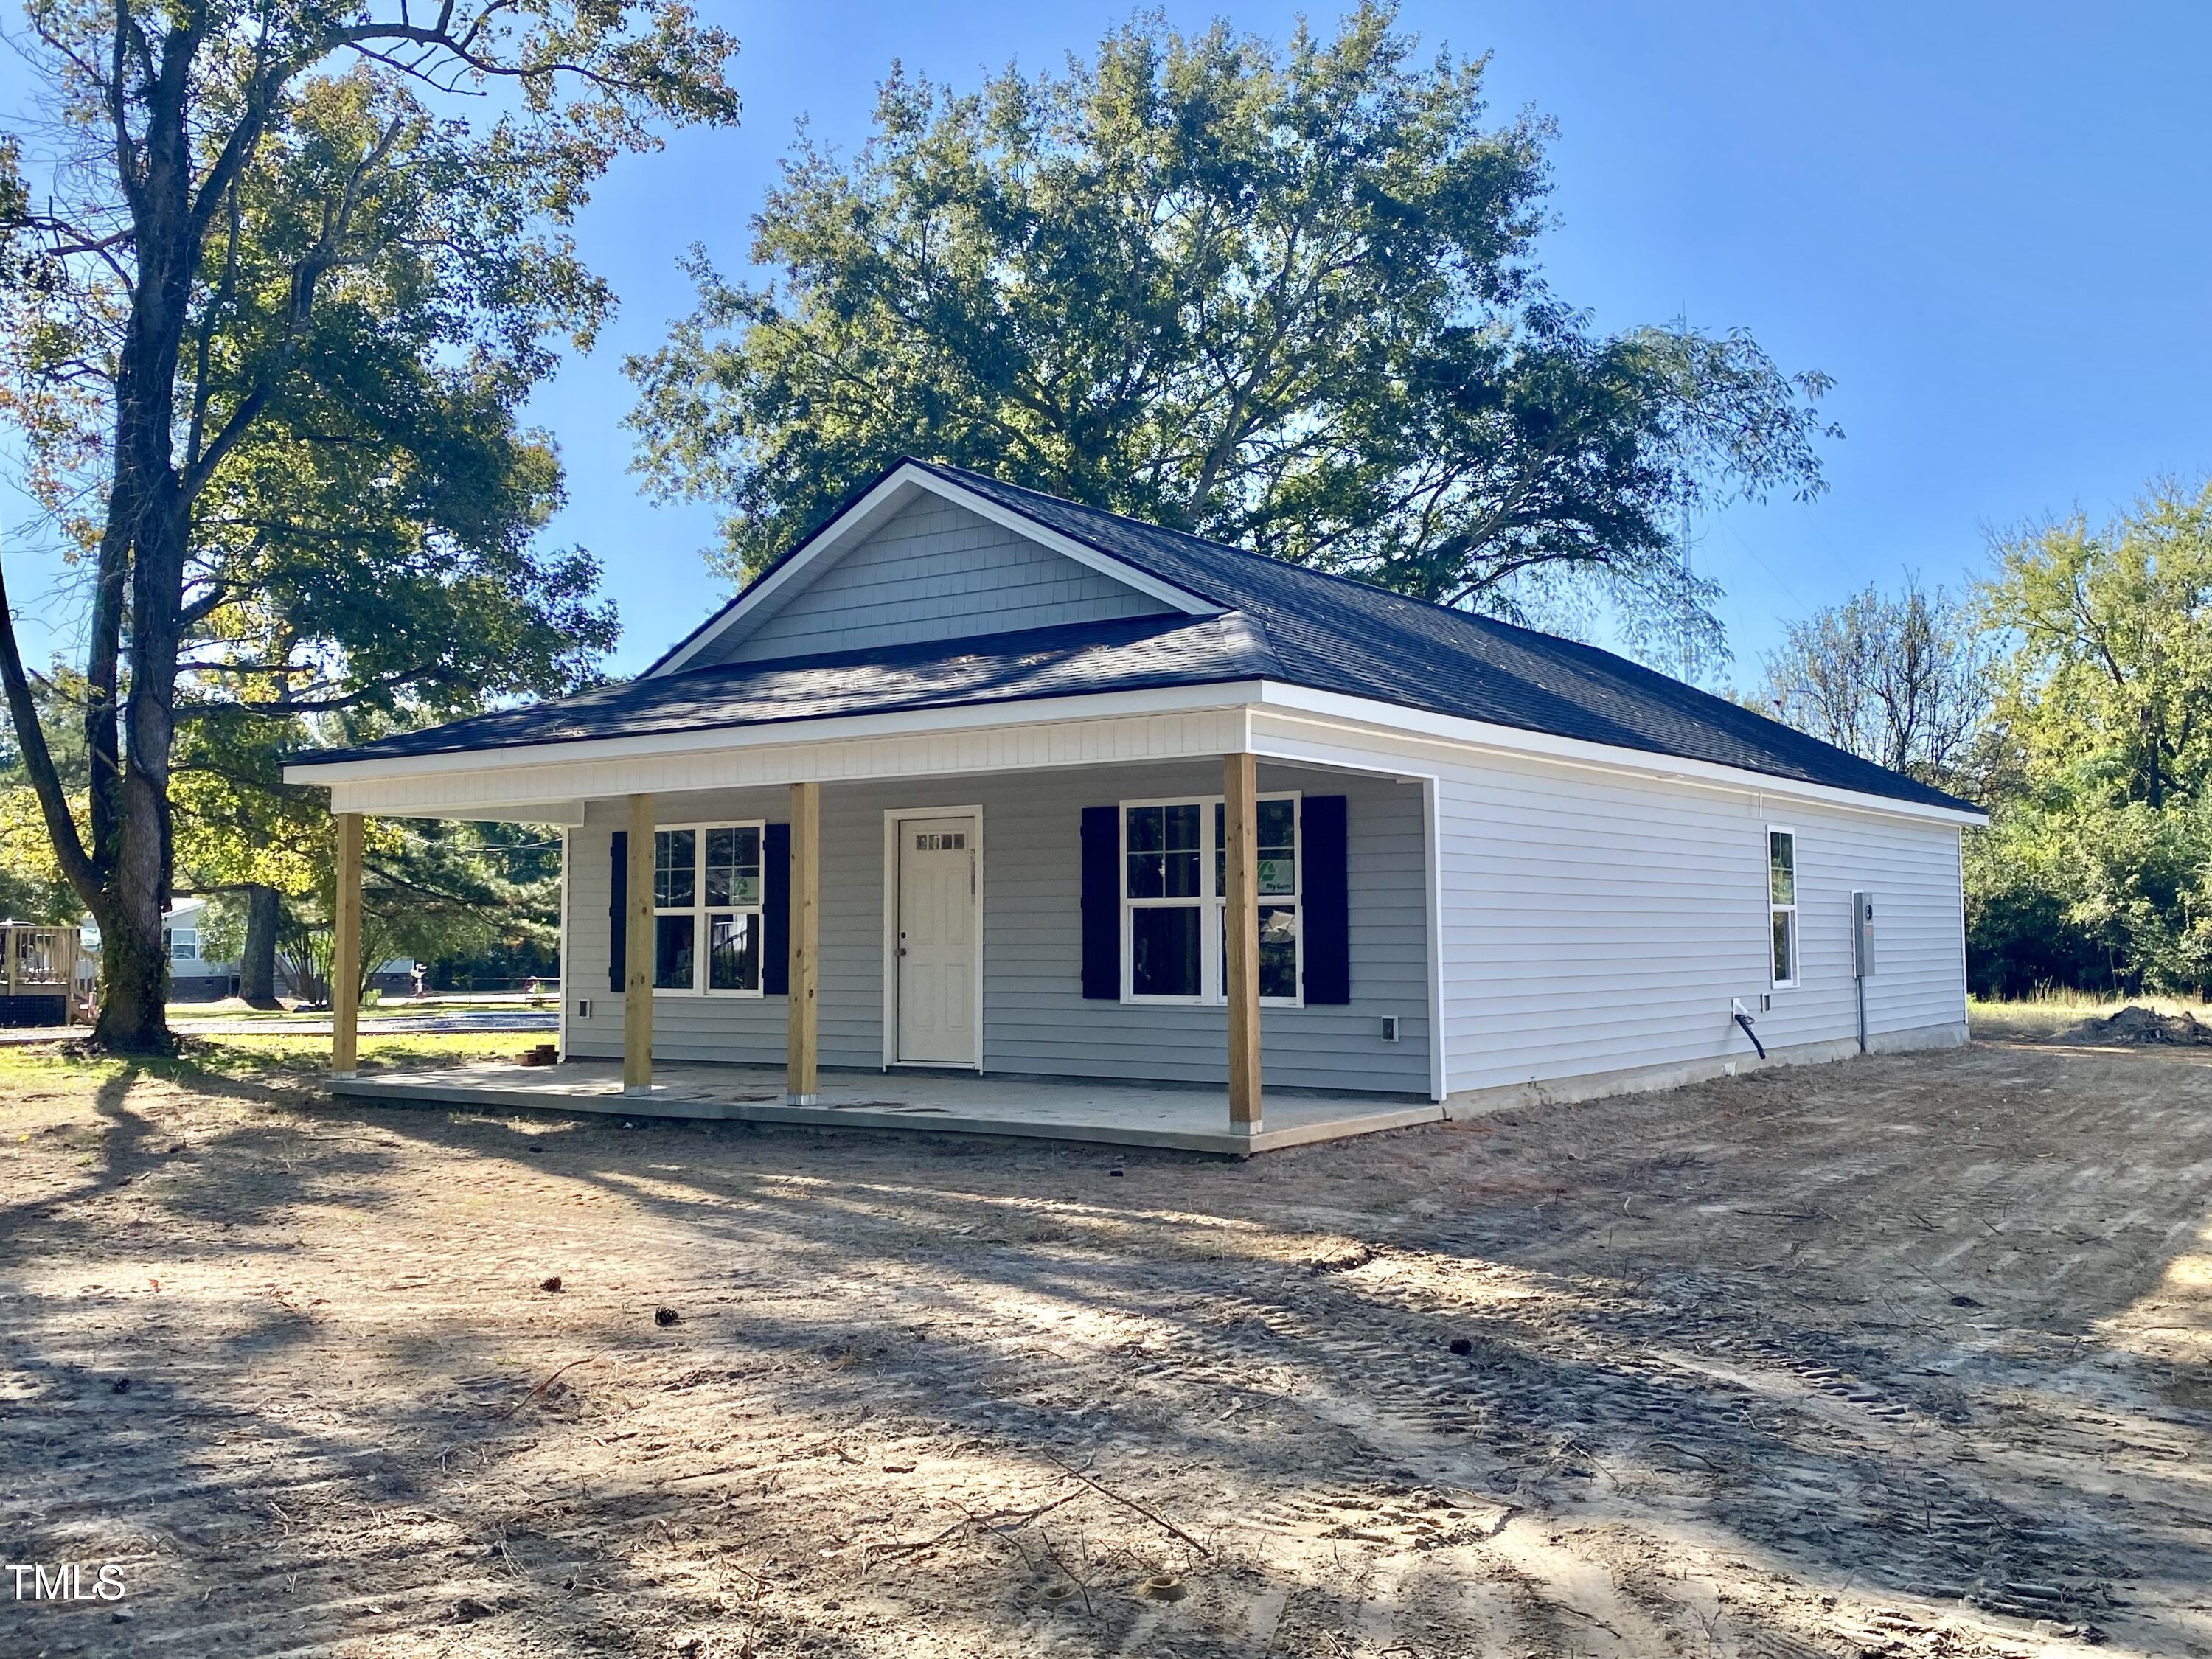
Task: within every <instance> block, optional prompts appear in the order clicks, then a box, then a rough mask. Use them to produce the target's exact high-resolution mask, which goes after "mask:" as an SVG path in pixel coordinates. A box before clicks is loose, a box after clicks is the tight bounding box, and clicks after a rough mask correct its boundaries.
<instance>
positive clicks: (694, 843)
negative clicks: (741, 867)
mask: <svg viewBox="0 0 2212 1659" xmlns="http://www.w3.org/2000/svg"><path fill="white" fill-rule="evenodd" d="M684 829H689V830H690V831H691V832H692V840H691V899H692V902H690V903H689V904H670V905H664V904H662V903H661V902H660V895H659V891H658V887H659V882H658V877H659V871H660V837H661V836H665V835H670V834H672V833H674V832H676V831H678V830H684ZM709 829H754V830H757V831H759V833H760V848H761V902H760V903H758V904H709V903H708V902H707V832H708V830H709ZM649 862H650V865H651V869H650V871H649V872H648V873H647V877H646V879H647V880H648V881H652V882H653V883H654V884H655V889H656V890H655V891H654V894H653V931H652V933H649V934H648V935H647V939H646V949H647V953H648V954H647V959H646V972H647V975H648V976H651V975H653V973H654V971H655V967H656V964H657V963H658V959H659V935H660V918H661V917H663V916H690V918H691V983H690V985H688V986H685V985H656V986H654V987H653V995H655V996H656V997H737V998H740V999H744V1000H754V1001H757V1000H759V999H761V998H762V997H764V996H766V995H767V992H766V991H764V990H763V989H762V988H761V986H759V985H756V986H755V987H753V988H752V989H751V990H750V991H746V990H741V989H734V988H710V987H708V983H707V975H708V961H707V957H708V951H707V918H708V916H710V915H718V916H719V915H749V916H750V917H752V919H753V927H754V928H755V930H756V936H757V938H758V939H760V941H761V971H760V979H761V981H762V984H765V983H766V982H767V980H768V934H767V932H766V928H767V926H768V924H767V922H766V921H764V920H763V916H762V912H763V909H764V908H766V906H767V903H768V821H767V820H766V819H765V818H716V819H714V820H713V821H712V822H710V823H656V824H654V825H653V857H652V859H651V860H649Z"/></svg>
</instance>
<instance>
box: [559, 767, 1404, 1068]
mask: <svg viewBox="0 0 2212 1659" xmlns="http://www.w3.org/2000/svg"><path fill="white" fill-rule="evenodd" d="M1261 786H1262V787H1266V788H1273V789H1291V788H1296V789H1304V790H1306V791H1309V792H1310V793H1316V794H1341V795H1344V796H1346V798H1347V808H1348V816H1349V829H1350V867H1349V871H1348V874H1349V878H1350V885H1351V909H1352V918H1351V919H1352V939H1351V947H1352V1002H1351V1003H1350V1004H1349V1005H1348V1006H1340V1007H1319V1006H1316V1007H1311V1008H1270V1009H1267V1010H1266V1011H1264V1012H1263V1013H1262V1016H1261V1054H1262V1059H1263V1062H1264V1065H1265V1068H1266V1073H1267V1083H1268V1084H1269V1085H1271V1086H1273V1087H1276V1088H1326V1089H1343V1090H1353V1091H1360V1092H1363V1093H1367V1092H1392V1093H1405V1094H1409V1095H1416V1096H1420V1097H1426V1096H1427V1094H1428V1093H1429V1052H1428V1039H1429V1027H1430V1021H1429V1018H1428V1006H1429V998H1428V981H1427V966H1426V958H1425V953H1426V948H1427V947H1426V932H1425V920H1424V915H1423V903H1424V898H1423V896H1424V892H1425V874H1424V870H1423V863H1422V859H1423V828H1422V799H1421V792H1420V789H1419V786H1418V785H1412V784H1398V783H1394V782H1392V781H1389V780H1386V779H1378V778H1373V777H1364V776H1345V775H1335V774H1330V773H1325V772H1318V771H1315V770H1312V769H1298V768H1291V767H1277V766H1264V765H1263V766H1262V768H1261ZM1220 791H1221V768H1220V765H1219V763H1218V762H1213V761H1197V762H1188V761H1186V762H1168V763H1151V764H1141V765H1129V766H1112V767H1097V768H1091V769H1085V770H1082V771H1051V772H1036V773H1019V774H1011V775H988V776H969V777H965V778H945V779H930V780H916V781H912V782H898V781H891V782H880V783H854V784H834V783H833V784H830V785H828V786H826V787H824V789H823V811H822V838H823V855H822V866H823V874H822V900H823V913H822V994H821V1016H820V1018H821V1035H822V1059H823V1063H824V1064H825V1065H830V1066H867V1067H873V1066H878V1065H880V1064H881V1062H882V1058H883V1018H884V1008H883V973H884V963H883V948H884V946H883V939H884V929H883V904H884V811H886V810H887V809H893V808H896V809H898V810H901V811H906V810H909V809H910V810H915V811H927V809H928V808H930V807H933V806H956V805H981V807H982V809H983V848H984V853H983V972H984V987H983V1063H984V1067H985V1069H986V1070H987V1071H990V1072H999V1073H1036V1074H1039V1075H1045V1076H1059V1077H1076V1078H1094V1079H1127V1080H1156V1081H1166V1082H1181V1083H1193V1084H1208V1085H1221V1084H1224V1083H1225V1079H1226V1073H1227V1064H1226V1046H1227V1028H1226V1022H1225V1014H1224V1012H1223V1011H1222V1010H1221V1009H1219V1008H1183V1007H1162V1006H1132V1005H1125V1004H1121V1003H1117V1002H1107V1001H1088V1000H1085V998H1084V997H1083V994H1082V985H1081V941H1082V928H1081V920H1080V915H1079V899H1080V896H1081V869H1080V864H1079V858H1080V848H1081V842H1080V825H1081V813H1082V809H1083V808H1085V807H1086V806H1100V805H1112V804H1114V803H1115V802H1116V801H1118V800H1123V799H1147V798H1150V799H1158V798H1159V797H1162V796H1168V795H1176V794H1189V795H1193V796H1204V795H1214V794H1218V793H1220ZM620 815H621V805H620V803H619V802H608V801H595V802H593V803H592V805H591V807H590V809H589V811H588V812H587V815H586V823H585V824H584V826H583V827H582V828H581V829H576V830H574V831H572V832H571V834H570V836H569V847H570V849H571V855H572V862H571V865H570V868H569V876H568V879H569V894H570V898H569V907H570V908H569V917H570V927H569V938H568V945H569V955H568V959H567V960H566V961H565V962H564V963H563V967H564V969H565V972H566V986H567V992H568V999H569V1001H568V1009H569V1020H568V1042H569V1050H570V1052H572V1053H574V1054H576V1055H577V1056H579V1057H591V1056H602V1057H611V1056H613V1055H616V1054H620V1053H621V1051H622V1008H621V1000H620V998H619V997H618V996H617V995H614V994H611V992H610V991H609V990H608V988H607V937H608V933H607V928H608V918H607V902H608V887H609V873H610V871H609V854H608V848H609V838H610V836H611V832H612V831H613V829H615V828H616V827H617V822H618V819H619V817H620ZM788 815H789V797H788V793H787V792H786V791H784V790H781V789H765V790H731V791H718V792H713V793H693V794H680V795H669V796H665V797H664V798H663V801H662V807H661V817H662V818H663V819H664V820H665V821H666V822H669V823H684V822H703V821H711V820H714V819H717V818H724V817H726V818H732V819H736V818H748V817H757V818H764V819H767V820H769V821H771V822H775V821H781V820H783V819H785V818H787V817H788ZM580 999H581V1000H588V1001H589V1002H590V1003H591V1005H592V1012H591V1015H590V1017H589V1018H581V1017H579V1016H578V1015H577V1014H576V1012H575V1009H576V1005H577V1002H578V1000H580ZM784 1006H785V1005H784V1000H783V999H782V998H781V997H771V998H763V999H759V1000H740V999H733V998H714V999H702V998H691V997H660V998H658V999H656V1000H655V1002H654V1005H653V1032H654V1042H653V1049H654V1052H655V1053H656V1054H659V1055H660V1056H662V1057H664V1058H666V1059H671V1060H726V1061H743V1062H750V1063H756V1064H763V1065H780V1064H781V1063H782V1060H783V1032H784ZM1385 1014H1394V1015H1396V1016H1397V1017H1398V1018H1399V1020H1400V1023H1401V1025H1400V1038H1399V1040H1398V1041H1397V1042H1384V1041H1383V1036H1382V1016H1383V1015H1385Z"/></svg>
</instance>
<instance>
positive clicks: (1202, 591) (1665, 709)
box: [312, 462, 1975, 811]
mask: <svg viewBox="0 0 2212 1659" xmlns="http://www.w3.org/2000/svg"><path fill="white" fill-rule="evenodd" d="M911 465H915V466H916V467H918V468H920V469H921V471H927V472H929V473H933V474H934V475H935V476H937V477H940V478H942V479H944V480H945V481H946V482H948V483H952V484H954V485H957V487H959V488H961V489H966V490H969V491H972V492H973V493H975V495H981V496H983V497H985V498H986V499H987V500H989V501H994V502H995V503H997V504H998V505H999V506H1000V507H1005V508H1006V509H1007V510H1009V511H1011V512H1013V513H1018V514H1019V515H1021V516H1022V517H1024V518H1026V519H1029V520H1032V521H1033V522H1035V523H1037V524H1039V525H1042V526H1046V527H1048V528H1049V529H1051V530H1054V531H1056V532H1059V533H1060V534H1061V535H1063V536H1066V537H1069V538H1072V539H1073V540H1075V541H1078V542H1080V543H1082V544H1084V545H1085V546H1087V547H1090V548H1091V549H1093V550H1096V551H1097V552H1100V553H1103V554H1105V555H1107V556H1109V557H1111V558H1114V559H1117V560H1120V561H1121V562H1124V563H1127V564H1129V565H1133V566H1134V567H1136V568H1138V569H1139V570H1142V571H1145V572H1146V573H1148V574H1151V575H1152V576H1153V577H1154V578H1156V579H1157V580H1162V581H1165V582H1168V583H1170V584H1172V585H1173V586H1176V587H1179V588H1182V589H1183V590H1184V591H1186V592H1189V593H1191V594H1193V595H1194V596H1196V597H1197V598H1199V599H1204V600H1206V602H1208V603H1210V604H1212V605H1218V606H1220V607H1221V608H1222V610H1223V611H1225V612H1227V613H1230V614H1228V615H1225V616H1224V617H1208V618H1192V617H1181V616H1175V617H1139V618H1133V619H1129V620H1126V621H1121V622H1113V623H1085V624H1081V625H1079V626H1075V627H1070V628H1057V629H1042V630H1038V631H1036V632H1034V633H1029V634H1006V635H988V636H985V637H982V638H979V639H972V640H952V641H933V642H929V643H926V644H919V645H902V646H896V647H885V648H878V649H874V650H866V651H851V652H842V653H836V654H835V655H831V656H821V657H811V658H793V659H783V660H778V661H770V662H751V663H743V664H738V665H730V666H726V667H715V668H702V669H691V670H684V671H677V672H674V673H666V674H659V675H652V676H649V677H648V678H643V679H640V680H635V681H633V682H631V683H629V684H627V685H619V686H609V687H605V688H602V689H600V690H594V691H588V692H585V693H583V694H582V695H581V696H574V697H570V698H567V699H564V700H562V701H561V702H552V703H545V704H541V705H538V706H537V707H534V708H519V709H511V710H506V711H502V712H501V713H498V714H484V715H479V716H477V717H476V718H474V719H471V720H459V721H456V722H455V723H453V724H452V725H450V726H438V727H435V728H433V729H431V730H428V731H425V732H410V733H407V734H405V735H403V736H400V737H396V738H386V739H385V740H384V741H382V742H380V743H377V744H371V745H369V746H368V747H367V748H365V749H361V750H343V751H338V752H335V753H331V754H325V755H318V756H315V757H312V758H313V759H315V760H319V761H330V760H341V759H356V758H361V759H367V758H369V757H386V756H401V755H420V754H442V753H451V752H454V751H458V750H469V749H478V748H498V747H507V746H509V745H513V744H543V743H562V742H572V741H575V740H579V739H585V738H612V737H627V736H633V735H636V734H639V733H642V732H665V731H673V730H683V729H692V728H698V727H707V726H737V725H751V724H757V723H761V722H763V721H781V720H808V719H817V718H822V717H825V716H829V715H836V714H879V713H889V712H891V711H894V710H901V709H913V708H938V707H949V706H952V705H956V704H962V703H977V702H1006V701H1012V700H1017V699H1022V698H1033V697H1053V696H1076V695H1079V694H1082V693H1085V692H1097V691H1121V690H1138V689H1141V688H1146V687H1152V686H1165V685H1196V684H1209V683H1214V682H1219V681H1223V680H1231V679H1247V678H1268V679H1273V680H1279V681H1282V682H1285V683H1286V684H1294V685H1303V686H1308V687H1311V688H1313V689H1315V690H1325V691H1338V692H1343V693H1346V694H1348V695H1350V696H1358V697H1367V698H1372V699H1375V700H1376V701H1379V702H1389V703H1395V704H1398V705H1400V706H1401V707H1404V708H1419V709H1426V710H1429V711H1431V712H1433V713H1436V714H1451V715H1458V716H1461V717H1463V718H1466V719H1469V720H1483V721H1487V722H1490V723H1492V724H1494V725H1498V726H1513V727H1517V728H1519V729H1521V730H1523V731H1529V732H1548V733H1551V734H1553V735H1555V736H1559V737H1565V738H1581V739H1583V740H1585V741H1587V742H1590V743H1597V744H1608V745H1611V746H1613V747H1616V748H1621V749H1631V750H1639V751H1641V752H1643V753H1645V754H1656V755H1669V756H1674V757H1679V758H1682V759H1687V760H1699V761H1709V762H1714V763H1718V764H1721V765H1723V766H1733V767H1740V768H1742V769H1745V770H1747V771H1752V772H1759V773H1765V774H1767V775H1770V776H1774V777H1781V778H1793V779H1797V780H1799V781H1804V782H1808V783H1817V784H1825V785H1828V786H1830V787H1835V788H1839V789H1850V790H1856V791H1859V792H1862V793H1867V794H1872V795H1880V796H1885V797H1887V798H1889V799H1895V800H1905V801H1914V802H1918V803H1921V804H1923V805H1935V806H1949V807H1959V808H1963V809H1964V810H1966V811H1973V810H1975V809H1974V808H1972V807H1971V806H1969V805H1967V804H1966V803H1965V802H1962V801H1958V800H1954V799H1952V798H1951V797H1950V796H1948V795H1946V794H1944V793H1942V792H1941V791H1939V790H1936V789H1931V788H1929V787H1928V786H1926V785H1925V784H1922V783H1919V782H1917V781H1914V780H1913V779H1911V778H1909V777H1906V776H1905V775H1902V774H1899V773H1896V772H1892V771H1889V770H1888V769H1886V768H1883V767H1880V766H1876V765H1875V764H1874V763H1871V762H1869V761H1864V760H1861V759H1860V758H1858V757H1857V756H1855V755H1851V754H1848V753H1846V752H1845V751H1844V750H1840V749H1837V748H1835V747H1833V746H1832V745H1830V744H1825V743H1822V742H1820V740H1819V739H1818V738H1812V737H1808V736H1807V735H1806V734H1805V733H1804V732H1799V731H1796V729H1794V728H1793V727H1790V726H1784V725H1782V724H1780V723H1779V722H1778V721H1775V720H1768V719H1767V718H1765V716H1764V715H1761V714H1755V713H1753V711H1751V710H1750V709H1747V708H1741V707H1739V706H1738V705H1737V704H1735V703H1732V702H1729V701H1727V700H1726V699H1725V698H1722V697H1717V696H1712V695H1711V693H1709V692H1705V691H1700V690H1698V689H1697V688H1696V687H1695V686H1692V685H1686V684H1683V683H1682V682H1680V681H1679V680H1674V679H1669V678H1668V677H1667V676H1665V675H1664V674H1660V673H1656V672H1654V671H1652V670H1650V669H1648V668H1644V667H1642V666H1640V665H1638V664H1636V663H1632V662H1630V661H1628V660H1627V659H1626V658H1623V657H1619V656H1616V655H1614V654H1613V653H1611V652H1609V651H1601V650H1600V649H1598V648H1597V647H1595V646H1588V645H1581V644H1577V643H1576V642H1575V641H1571V640H1564V639H1560V638H1558V637H1557V636H1555V635H1549V634H1540V633H1537V632H1535V631H1534V630H1533V629H1526V628H1516V627H1514V626H1513V625H1512V624H1510V623H1502V622H1497V621H1494V620H1492V619H1491V618H1489V617H1477V616H1473V615H1470V614H1468V612H1466V611H1453V610H1448V609H1446V608H1444V607H1443V606H1441V605H1428V604H1425V603H1423V602H1422V601H1420V600H1418V599H1407V598H1406V597H1405V596H1404V595H1402V594H1398V593H1393V592H1389V591H1387V590H1385V589H1383V588H1379V587H1375V586H1370V585H1369V584H1367V583H1365V582H1360V581H1354V580H1350V579H1348V578H1346V577H1340V576H1332V575H1328V574H1324V573H1322V572H1318V571H1313V570H1308V569H1305V568H1302V567H1299V566H1297V565H1292V564H1286V563H1285V562H1282V561H1280V560H1278V559H1272V558H1269V557H1267V556H1265V555H1263V554H1258V553H1252V552H1248V551H1246V550H1243V549H1241V548H1235V547H1228V546H1225V545H1223V544H1220V543H1218V542H1210V541H1207V540H1206V539H1204V538H1201V537H1197V536H1193V535H1188V534H1187V533H1185V532H1182V531H1176V530H1167V529H1163V528H1161V527H1160V526H1156V525H1148V524H1144V523H1141V522H1139V521H1138V520H1133V519H1126V518H1122V517H1121V516H1120V515H1119V514H1116V513H1108V512H1104V511H1103V510H1101V509H1099V508H1097V507H1084V506H1081V505H1079V503H1076V502H1073V501H1062V500H1061V499H1060V498H1059V497H1057V496H1054V495H1040V494H1038V493H1037V492H1036V491H1034V490H1030V489H1021V488H1019V487H1018V486H1016V485H1012V484H1006V483H1000V482H999V481H998V480H997V479H995V478H990V477H984V476H983V475H981V474H980V473H975V472H968V471H962V470H961V469H959V468H957V467H951V466H943V465H936V464H933V463H930V462H914V463H911ZM890 471H896V468H894V469H890V470H887V471H886V472H885V474H884V477H888V476H890ZM878 482H880V479H878V480H874V481H872V482H871V483H870V484H869V485H868V486H867V488H870V489H872V488H873V487H874V483H878ZM865 493H866V490H865V489H864V490H862V491H860V492H857V493H856V495H855V496H854V499H858V495H860V494H865ZM817 533H818V532H817ZM811 539H812V538H808V540H809V541H811ZM805 545H806V543H804V542H802V543H801V544H799V546H798V547H795V548H793V550H792V552H791V553H790V554H787V555H786V556H785V559H786V560H788V559H789V558H791V557H793V556H795V555H796V554H797V553H799V551H800V550H802V549H803V548H804V547H805ZM781 562H783V561H779V564H781ZM765 574H766V573H764V574H763V579H764V577H765ZM722 614H726V612H724V613H722ZM716 620H717V621H719V617H718V618H717V619H716ZM707 626H708V628H712V627H713V626H714V623H713V622H710V623H708V624H707ZM695 637H696V635H695ZM671 654H672V653H671ZM664 660H665V659H664Z"/></svg>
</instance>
